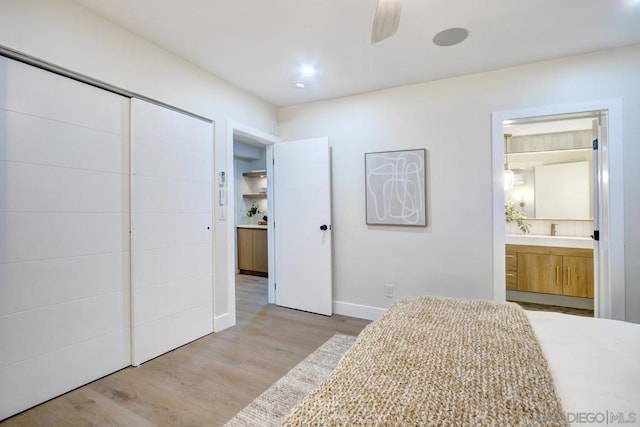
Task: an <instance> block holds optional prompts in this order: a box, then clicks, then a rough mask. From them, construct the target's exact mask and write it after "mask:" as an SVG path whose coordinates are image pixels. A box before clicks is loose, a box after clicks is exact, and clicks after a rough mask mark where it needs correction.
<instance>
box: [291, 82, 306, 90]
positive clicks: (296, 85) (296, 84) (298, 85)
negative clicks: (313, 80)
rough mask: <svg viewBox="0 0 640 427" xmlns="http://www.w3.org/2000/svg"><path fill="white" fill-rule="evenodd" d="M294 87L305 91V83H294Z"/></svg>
mask: <svg viewBox="0 0 640 427" xmlns="http://www.w3.org/2000/svg"><path fill="white" fill-rule="evenodd" d="M293 87H295V88H296V89H304V83H303V82H294V83H293Z"/></svg>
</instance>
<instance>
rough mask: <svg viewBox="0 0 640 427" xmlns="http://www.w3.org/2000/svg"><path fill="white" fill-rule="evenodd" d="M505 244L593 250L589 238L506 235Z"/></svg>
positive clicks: (591, 241) (591, 240)
mask: <svg viewBox="0 0 640 427" xmlns="http://www.w3.org/2000/svg"><path fill="white" fill-rule="evenodd" d="M505 243H507V244H509V245H533V246H553V247H560V248H584V249H592V248H593V239H592V238H591V237H575V236H545V235H542V234H506V235H505Z"/></svg>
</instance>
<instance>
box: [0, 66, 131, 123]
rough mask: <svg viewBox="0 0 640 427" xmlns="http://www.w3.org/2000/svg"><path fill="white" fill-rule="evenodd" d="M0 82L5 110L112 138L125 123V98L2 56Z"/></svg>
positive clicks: (2, 106) (1, 101) (2, 104)
mask: <svg viewBox="0 0 640 427" xmlns="http://www.w3.org/2000/svg"><path fill="white" fill-rule="evenodd" d="M0 82H3V85H1V86H0V108H2V109H5V110H9V111H13V112H17V113H24V114H27V115H29V116H35V117H40V118H44V119H48V120H55V121H58V122H62V123H67V124H71V125H74V126H82V127H86V128H90V129H94V130H98V131H105V132H109V133H112V134H116V135H120V134H122V131H123V126H122V123H123V122H128V121H129V110H128V108H129V99H128V98H125V97H123V96H119V95H115V94H113V93H111V92H107V91H106V90H101V89H97V88H95V87H93V86H90V85H87V84H84V83H80V82H77V81H75V80H72V79H69V78H67V77H63V76H60V75H57V74H53V73H49V72H47V71H43V70H41V69H39V68H36V67H31V66H29V65H24V64H21V63H18V62H17V61H13V60H11V59H7V58H4V57H3V58H0ZM124 129H126V127H124Z"/></svg>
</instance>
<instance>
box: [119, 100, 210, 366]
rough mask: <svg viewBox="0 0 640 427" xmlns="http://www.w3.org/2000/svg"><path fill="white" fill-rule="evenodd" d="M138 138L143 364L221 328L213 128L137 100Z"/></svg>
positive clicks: (135, 261)
mask: <svg viewBox="0 0 640 427" xmlns="http://www.w3.org/2000/svg"><path fill="white" fill-rule="evenodd" d="M132 144H133V145H132V159H133V160H132V215H131V219H132V243H131V249H132V268H133V270H132V289H133V293H132V298H133V299H132V304H133V309H132V312H133V323H132V325H133V363H134V364H136V365H137V364H140V363H143V362H145V361H147V360H149V359H151V358H154V357H156V356H159V355H160V354H162V353H165V352H167V351H170V350H172V349H174V348H176V347H178V346H181V345H183V344H186V343H188V342H190V341H192V340H194V339H197V338H200V337H201V336H203V335H205V334H208V333H210V332H212V331H213V299H212V298H213V296H212V291H213V289H212V287H213V284H212V270H213V267H212V265H213V254H212V229H211V225H212V191H213V188H212V173H213V172H212V171H213V127H212V125H211V123H207V122H204V121H201V120H198V119H195V118H193V117H190V116H187V115H184V114H181V113H178V112H175V111H172V110H168V109H166V108H162V107H159V106H157V105H153V104H149V103H147V102H144V101H140V100H137V99H133V100H132ZM159 262H160V263H161V264H158V263H159Z"/></svg>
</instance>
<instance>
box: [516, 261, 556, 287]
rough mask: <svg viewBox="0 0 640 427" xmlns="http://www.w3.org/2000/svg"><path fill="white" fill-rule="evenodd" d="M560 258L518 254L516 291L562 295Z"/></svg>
mask: <svg viewBox="0 0 640 427" xmlns="http://www.w3.org/2000/svg"><path fill="white" fill-rule="evenodd" d="M562 288H563V280H562V256H560V255H548V254H529V253H519V254H518V290H519V291H526V292H542V293H547V294H558V295H562Z"/></svg>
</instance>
